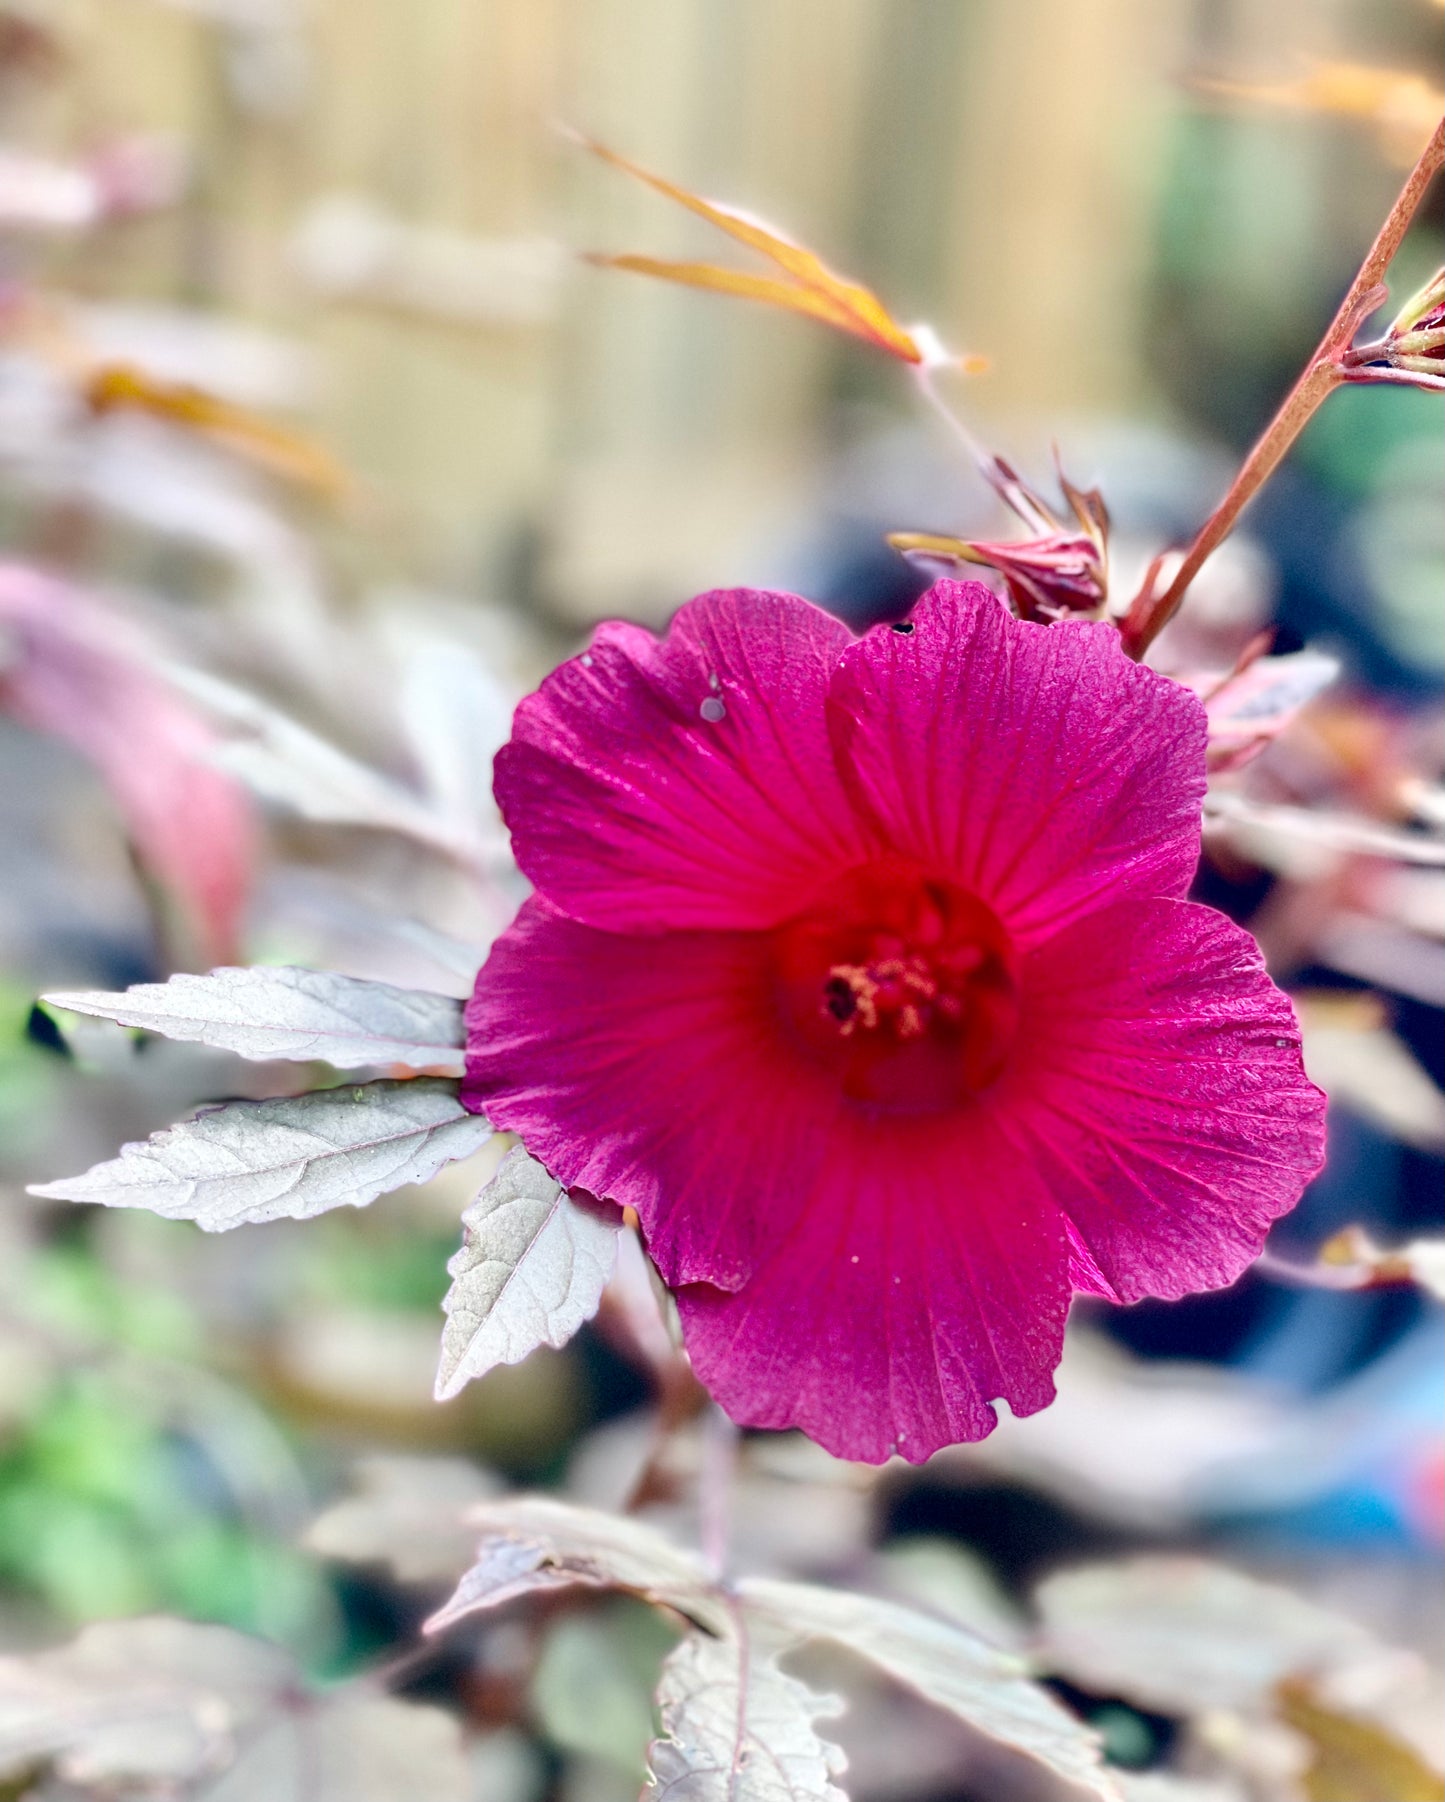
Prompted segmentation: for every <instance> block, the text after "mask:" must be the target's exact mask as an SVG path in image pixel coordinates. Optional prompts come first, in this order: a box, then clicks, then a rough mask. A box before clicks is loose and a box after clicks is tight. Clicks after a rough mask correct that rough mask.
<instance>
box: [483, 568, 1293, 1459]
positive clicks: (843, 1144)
mask: <svg viewBox="0 0 1445 1802" xmlns="http://www.w3.org/2000/svg"><path fill="white" fill-rule="evenodd" d="M1204 738H1205V721H1204V710H1203V708H1202V707H1201V706H1200V704H1199V702H1198V700H1197V699H1196V698H1195V697H1194V696H1193V695H1192V694H1191V693H1190V692H1189V691H1188V690H1186V689H1184V688H1182V687H1180V686H1179V685H1178V684H1176V683H1174V682H1171V681H1169V680H1167V679H1166V678H1165V677H1163V676H1159V675H1157V674H1155V673H1154V672H1153V671H1151V670H1148V669H1144V668H1142V667H1140V666H1139V665H1138V664H1135V663H1132V662H1130V661H1129V659H1128V658H1127V657H1126V656H1125V655H1124V653H1123V652H1122V651H1121V649H1120V648H1119V642H1118V635H1117V633H1116V632H1115V631H1114V629H1113V627H1112V626H1106V625H1086V624H1065V625H1056V626H1049V627H1044V626H1037V625H1026V624H1024V623H1022V622H1021V621H1019V620H1016V619H1014V618H1013V617H1012V616H1011V615H1010V614H1008V613H1007V612H1006V611H1005V609H1004V607H1003V606H1002V605H1001V603H1000V602H999V601H998V600H997V599H995V597H994V596H993V595H992V594H991V593H990V592H989V590H988V589H986V588H983V587H981V586H979V585H977V584H972V583H964V584H960V583H954V582H943V583H940V584H939V585H938V586H937V587H935V588H934V589H932V590H931V591H930V592H929V593H928V594H927V595H925V596H924V598H923V599H922V600H921V601H920V602H919V603H918V605H917V607H916V608H915V609H914V612H913V614H912V616H911V618H910V619H908V620H907V621H905V622H903V623H901V624H899V625H895V626H891V627H879V628H876V629H875V630H873V631H871V632H869V633H867V634H866V635H865V636H864V637H862V638H855V637H854V636H853V635H852V634H851V633H850V632H849V631H848V630H847V628H846V627H844V626H843V625H841V624H839V622H838V621H837V620H835V619H832V618H831V617H830V616H829V615H828V614H826V613H823V612H822V611H821V610H820V609H818V608H816V607H814V606H812V605H810V604H809V603H808V602H806V601H802V600H798V599H797V598H795V597H793V596H791V595H778V594H761V593H754V592H750V591H746V590H743V591H738V592H733V593H718V594H710V595H704V596H702V597H701V598H700V599H698V600H695V601H692V602H690V603H689V604H688V605H687V606H685V607H684V608H683V609H682V610H681V612H680V613H679V614H678V615H677V617H676V618H675V619H674V621H673V622H672V626H671V628H670V629H669V631H668V633H667V636H666V637H665V638H664V639H662V640H661V641H660V642H659V641H658V640H657V639H655V638H654V637H653V636H652V635H651V634H650V633H648V632H645V631H642V630H640V629H639V628H637V627H635V626H628V625H607V626H604V627H602V628H601V630H600V631H599V632H598V634H597V637H596V640H595V642H594V643H593V646H592V648H591V650H590V651H588V652H587V653H586V654H585V655H584V656H581V657H576V658H573V659H572V660H571V661H570V662H568V663H565V664H563V665H562V667H561V668H560V669H558V670H557V671H555V672H554V673H553V674H552V675H551V676H549V677H548V678H547V680H546V681H545V682H544V683H543V685H542V687H541V689H540V690H539V692H538V693H537V694H535V695H533V696H531V697H530V698H529V699H528V700H526V701H524V702H523V703H522V705H521V707H520V708H519V710H518V713H517V719H516V726H515V730H514V734H513V737H512V740H511V742H510V743H509V744H508V745H507V746H506V747H505V748H504V749H503V750H502V752H501V753H500V755H499V756H498V758H497V797H498V800H499V802H500V804H501V807H502V810H503V812H504V814H505V816H506V819H507V822H508V824H509V826H510V827H511V831H512V836H513V841H514V845H515V848H516V854H517V858H518V861H519V862H520V864H521V867H522V869H523V870H524V871H525V873H526V874H527V876H528V877H530V879H531V880H532V882H533V883H534V884H535V886H536V890H537V893H536V894H535V895H534V896H533V897H532V898H531V899H530V900H528V901H527V902H526V903H525V905H524V906H523V907H522V910H521V912H520V913H519V915H518V917H517V920H516V922H515V923H514V924H513V926H512V927H511V928H510V929H509V930H508V931H507V932H506V933H505V934H504V935H503V936H502V938H501V939H500V940H498V942H497V944H496V946H495V947H494V949H493V951H492V954H491V956H490V958H489V959H488V962H487V964H486V966H485V968H484V969H483V970H482V972H481V974H480V975H479V977H478V978H477V985H476V992H475V994H474V996H473V998H472V1001H471V1004H470V1006H469V1008H468V1013H467V1020H468V1029H469V1030H468V1050H467V1079H466V1085H465V1088H464V1091H463V1093H464V1099H465V1100H466V1101H467V1103H468V1105H469V1106H471V1107H473V1108H475V1109H478V1110H484V1111H485V1112H486V1113H487V1115H488V1116H489V1117H490V1119H491V1120H492V1122H493V1123H494V1125H495V1126H497V1127H498V1128H499V1129H504V1130H507V1131H511V1132H515V1133H518V1134H520V1135H521V1137H522V1139H523V1140H524V1141H525V1143H526V1145H527V1148H528V1150H529V1151H531V1152H532V1153H533V1155H534V1156H535V1157H537V1158H539V1159H540V1160H541V1161H542V1162H543V1163H544V1164H545V1165H546V1166H547V1168H548V1169H549V1170H550V1171H551V1172H552V1174H553V1175H554V1176H555V1177H557V1178H558V1180H559V1181H561V1182H564V1183H566V1184H568V1185H569V1186H573V1187H578V1188H582V1189H585V1190H588V1191H590V1192H591V1193H592V1194H594V1195H598V1196H605V1197H609V1198H610V1199H611V1200H612V1201H614V1202H616V1203H618V1204H620V1205H626V1206H630V1207H632V1208H635V1209H636V1211H637V1215H638V1218H639V1219H640V1221H641V1223H642V1229H643V1232H644V1234H645V1236H646V1241H647V1248H648V1251H649V1252H650V1254H651V1256H652V1258H653V1259H654V1261H655V1262H656V1264H657V1266H658V1268H659V1270H660V1271H661V1273H662V1275H663V1277H664V1279H665V1280H666V1281H667V1282H668V1283H669V1284H670V1285H671V1286H672V1287H673V1288H674V1289H675V1291H676V1293H677V1299H678V1304H679V1307H680V1310H681V1314H682V1322H683V1330H684V1333H685V1335H686V1339H687V1345H688V1350H689V1352H690V1354H691V1356H692V1360H693V1364H694V1367H695V1369H696V1370H697V1373H698V1375H699V1377H700V1378H701V1380H702V1381H703V1383H705V1384H706V1385H707V1387H708V1388H709V1389H710V1390H711V1391H712V1393H713V1394H714V1395H715V1396H716V1397H717V1398H718V1400H719V1401H720V1402H721V1403H722V1405H723V1406H724V1407H725V1408H726V1409H727V1410H728V1412H729V1413H731V1414H732V1415H733V1416H734V1417H735V1418H736V1419H738V1420H740V1421H742V1422H744V1423H745V1424H750V1425H757V1426H767V1427H784V1426H790V1425H796V1426H799V1427H801V1428H802V1429H803V1430H804V1431H805V1432H807V1433H809V1434H810V1435H811V1436H812V1437H813V1438H815V1439H817V1440H819V1441H820V1442H821V1443H822V1444H823V1445H825V1446H827V1447H828V1448H829V1449H830V1450H832V1451H834V1452H837V1453H839V1454H840V1455H842V1456H844V1457H850V1458H862V1459H868V1460H873V1461H876V1460H879V1459H882V1458H885V1457H887V1456H888V1455H889V1454H890V1453H891V1452H894V1451H897V1452H899V1453H901V1454H902V1455H903V1456H905V1457H907V1458H911V1459H915V1460H916V1459H921V1458H925V1457H927V1456H928V1455H929V1454H930V1453H931V1452H933V1451H935V1450H936V1449H937V1448H938V1447H939V1446H941V1445H946V1444H950V1443H953V1442H956V1441H959V1440H967V1439H978V1438H981V1437H982V1436H983V1435H984V1434H985V1433H987V1432H988V1431H989V1429H990V1428H991V1427H992V1426H993V1425H994V1424H995V1420H996V1416H995V1414H994V1411H993V1409H992V1407H991V1406H990V1403H991V1402H994V1401H997V1400H1004V1401H1007V1403H1008V1404H1009V1406H1010V1407H1011V1408H1012V1409H1013V1411H1014V1412H1015V1413H1017V1414H1028V1413H1032V1412H1033V1411H1034V1410H1036V1409H1038V1408H1042V1407H1044V1406H1045V1405H1046V1404H1047V1403H1048V1402H1049V1401H1050V1400H1051V1399H1052V1397H1053V1379H1052V1372H1053V1370H1054V1367H1055V1365H1056V1364H1057V1363H1058V1360H1059V1355H1060V1350H1061V1344H1062V1336H1063V1329H1064V1318H1065V1315H1066V1313H1067V1310H1068V1305H1069V1298H1070V1293H1071V1291H1072V1290H1075V1289H1077V1290H1084V1291H1087V1292H1089V1293H1091V1294H1094V1295H1101V1296H1105V1297H1107V1298H1109V1299H1110V1300H1111V1301H1134V1300H1137V1299H1139V1298H1140V1297H1142V1296H1147V1295H1153V1296H1168V1297H1175V1296H1180V1295H1184V1294H1186V1293H1187V1292H1189V1291H1191V1290H1196V1289H1207V1288H1214V1287H1218V1286H1219V1285H1221V1284H1224V1283H1228V1282H1230V1281H1231V1280H1232V1279H1233V1278H1235V1277H1236V1276H1238V1275H1239V1273H1240V1272H1241V1271H1242V1270H1243V1269H1244V1267H1245V1266H1246V1265H1247V1264H1248V1263H1249V1262H1250V1260H1251V1259H1252V1258H1253V1257H1254V1256H1255V1255H1256V1253H1257V1252H1258V1250H1259V1248H1260V1244H1261V1241H1262V1240H1263V1237H1264V1234H1265V1232H1266V1230H1267V1228H1268V1226H1269V1223H1270V1221H1271V1220H1273V1219H1274V1218H1275V1217H1276V1216H1277V1215H1279V1214H1281V1213H1283V1212H1284V1211H1285V1210H1286V1209H1287V1208H1289V1207H1291V1206H1292V1205H1293V1204H1294V1202H1295V1201H1296V1200H1297V1199H1298V1198H1299V1195H1300V1192H1301V1190H1302V1189H1303V1187H1304V1184H1305V1183H1306V1181H1307V1180H1308V1179H1309V1177H1310V1176H1311V1174H1312V1173H1313V1172H1314V1171H1315V1170H1316V1169H1317V1168H1318V1167H1319V1164H1320V1161H1321V1155H1322V1145H1323V1113H1324V1104H1323V1097H1322V1096H1321V1095H1320V1094H1319V1092H1318V1090H1316V1089H1315V1088H1314V1087H1313V1086H1312V1084H1311V1083H1310V1082H1309V1081H1308V1080H1307V1079H1306V1077H1305V1075H1304V1071H1303V1067H1302V1064H1301V1061H1300V1047H1299V1031H1298V1027H1297V1026H1296V1023H1295V1019H1294V1015H1293V1013H1292V1011H1291V1008H1290V1005H1289V1002H1288V1001H1287V1000H1286V999H1285V997H1284V996H1283V995H1281V994H1280V992H1279V991H1278V990H1277V989H1276V988H1275V987H1274V985H1273V984H1272V983H1271V982H1270V980H1269V978H1268V977H1267V976H1266V974H1265V971H1264V966H1263V964H1262V962H1261V960H1260V956H1259V952H1258V950H1257V949H1256V947H1255V945H1254V942H1253V940H1252V939H1251V938H1250V937H1249V936H1248V935H1247V934H1246V933H1244V932H1242V931H1241V930H1240V929H1239V928H1238V927H1236V926H1234V925H1232V924H1231V923H1230V922H1229V921H1228V920H1226V919H1224V918H1223V917H1222V916H1221V915H1220V914H1217V913H1215V912H1213V911H1212V910H1210V909H1209V908H1206V907H1200V906H1197V905H1195V904H1194V903H1192V902H1189V901H1186V900H1185V899H1184V898H1183V897H1184V894H1185V890H1186V887H1187V885H1188V882H1189V879H1190V876H1191V874H1192V873H1193V870H1194V866H1195V862H1196V860H1197V857H1198V853H1199V817H1200V800H1201V796H1202V793H1203V788H1204Z"/></svg>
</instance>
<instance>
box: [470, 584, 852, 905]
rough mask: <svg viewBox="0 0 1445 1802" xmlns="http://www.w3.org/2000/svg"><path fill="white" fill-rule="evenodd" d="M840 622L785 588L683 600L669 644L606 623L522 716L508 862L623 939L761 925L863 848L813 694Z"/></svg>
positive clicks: (514, 750) (819, 692)
mask: <svg viewBox="0 0 1445 1802" xmlns="http://www.w3.org/2000/svg"><path fill="white" fill-rule="evenodd" d="M849 640H850V635H849V632H848V630H847V628H846V627H845V626H843V625H841V624H840V623H839V622H838V621H837V620H835V619H832V618H831V617H830V616H829V615H828V614H826V613H824V612H823V611H822V610H821V609H820V608H817V607H814V606H813V605H812V604H811V603H810V602H807V601H802V600H799V599H798V598H797V597H796V596H793V595H774V594H760V593H754V592H752V591H750V590H742V591H739V592H737V593H732V594H713V595H703V596H701V597H700V598H699V599H698V600H695V601H690V602H689V603H688V605H687V606H685V607H684V608H682V610H681V611H680V612H679V613H678V615H677V617H676V618H675V619H674V621H673V623H672V626H671V628H670V630H669V632H668V634H667V637H666V638H665V639H663V640H661V641H659V640H657V639H655V638H654V637H653V636H652V634H651V633H649V632H644V631H642V630H641V629H640V628H639V627H636V626H626V625H611V626H604V627H603V628H602V629H601V630H600V631H599V632H598V634H597V637H596V639H595V641H594V642H593V645H592V647H591V649H590V650H589V651H587V652H586V653H585V654H584V655H583V656H581V657H574V658H572V659H571V660H570V661H569V662H567V663H564V664H563V665H562V666H561V668H560V669H558V670H556V671H554V672H553V674H552V675H550V676H549V677H548V678H547V680H546V681H545V682H544V683H543V684H542V687H541V688H540V689H539V690H538V692H537V693H536V694H535V695H533V696H531V697H530V698H529V699H527V700H525V701H523V703H522V705H521V706H520V707H519V708H518V710H517V719H516V725H515V728H514V734H513V738H512V741H511V743H510V744H508V745H506V746H504V747H503V749H502V751H501V752H500V754H499V755H498V757H497V799H498V801H499V803H500V805H501V808H502V812H503V814H504V815H505V817H506V820H507V824H508V826H509V827H510V828H511V831H512V840H513V845H514V847H515V850H516V854H517V861H518V862H519V863H520V864H521V866H522V869H523V870H524V871H525V873H526V874H527V875H528V876H529V877H530V878H531V880H532V881H533V882H534V883H535V884H536V886H537V888H538V889H539V890H540V891H541V893H542V894H544V895H546V896H547V897H548V899H549V900H551V901H553V902H555V903H556V904H557V906H558V907H561V908H563V909H564V910H565V911H566V912H568V913H569V914H571V915H572V916H573V917H574V918H576V919H579V920H583V921H585V922H586V923H587V924H588V925H591V926H602V927H607V928H610V929H611V930H613V931H618V932H650V931H657V930H659V929H662V930H667V929H689V928H698V927H716V928H722V929H725V930H726V929H732V928H748V927H759V926H771V925H774V924H776V923H777V922H778V921H779V920H781V919H785V918H786V917H787V915H788V914H789V913H790V912H792V911H793V910H794V909H795V908H796V907H797V905H798V897H799V891H800V889H801V890H803V891H804V892H806V891H807V890H808V889H809V888H811V887H812V886H815V885H816V883H817V882H818V881H819V880H820V879H821V878H822V877H823V876H825V875H826V874H827V873H828V872H829V871H831V870H836V869H838V868H840V867H846V865H847V864H848V863H850V862H856V861H858V860H859V859H860V858H861V857H863V856H866V855H867V850H866V840H865V841H861V842H860V834H859V828H858V826H857V823H856V820H855V818H854V815H853V811H852V809H851V808H850V807H849V806H848V804H847V802H846V800H845V798H844V796H843V793H842V790H841V788H840V786H839V784H838V780H837V777H836V775H835V774H834V771H833V763H832V757H831V754H830V752H829V749H828V742H827V735H826V727H825V723H824V717H823V696H824V694H825V692H826V690H827V684H828V679H829V676H830V674H831V672H832V669H833V666H834V665H835V663H836V662H837V659H838V656H839V654H840V652H841V651H842V650H843V649H844V647H845V646H846V645H847V644H848V643H849Z"/></svg>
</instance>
